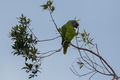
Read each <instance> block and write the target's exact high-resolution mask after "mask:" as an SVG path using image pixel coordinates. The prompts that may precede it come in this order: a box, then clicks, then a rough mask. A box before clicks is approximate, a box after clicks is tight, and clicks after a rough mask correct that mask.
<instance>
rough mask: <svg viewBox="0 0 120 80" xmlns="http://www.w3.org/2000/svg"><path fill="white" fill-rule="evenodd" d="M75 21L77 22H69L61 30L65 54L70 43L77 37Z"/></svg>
mask: <svg viewBox="0 0 120 80" xmlns="http://www.w3.org/2000/svg"><path fill="white" fill-rule="evenodd" d="M73 21H76V20H69V21H68V22H67V23H66V24H64V25H63V26H62V28H61V34H62V46H63V53H64V54H66V53H67V48H68V47H69V43H70V41H71V40H72V39H73V38H74V36H76V35H77V33H76V32H75V29H74V26H73Z"/></svg>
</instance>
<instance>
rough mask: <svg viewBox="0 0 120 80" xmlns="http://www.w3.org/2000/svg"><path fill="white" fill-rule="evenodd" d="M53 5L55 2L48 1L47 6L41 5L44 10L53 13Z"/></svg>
mask: <svg viewBox="0 0 120 80" xmlns="http://www.w3.org/2000/svg"><path fill="white" fill-rule="evenodd" d="M52 4H53V1H51V0H48V1H47V2H46V4H43V5H41V7H43V9H44V10H46V9H49V10H50V11H51V12H53V11H54V10H55V7H54V6H53V5H52Z"/></svg>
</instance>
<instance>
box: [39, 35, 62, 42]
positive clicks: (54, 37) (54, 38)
mask: <svg viewBox="0 0 120 80" xmlns="http://www.w3.org/2000/svg"><path fill="white" fill-rule="evenodd" d="M59 37H60V36H57V37H54V38H51V39H45V40H38V42H45V41H52V40H55V39H57V38H59Z"/></svg>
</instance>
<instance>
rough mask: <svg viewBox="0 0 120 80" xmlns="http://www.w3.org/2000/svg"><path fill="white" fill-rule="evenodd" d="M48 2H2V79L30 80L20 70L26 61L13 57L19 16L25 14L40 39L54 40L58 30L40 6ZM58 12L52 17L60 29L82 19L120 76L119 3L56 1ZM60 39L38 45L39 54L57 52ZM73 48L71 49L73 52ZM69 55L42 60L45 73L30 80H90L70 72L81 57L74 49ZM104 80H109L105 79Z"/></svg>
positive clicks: (117, 0)
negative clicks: (12, 32)
mask: <svg viewBox="0 0 120 80" xmlns="http://www.w3.org/2000/svg"><path fill="white" fill-rule="evenodd" d="M45 2H46V0H0V34H1V37H0V50H1V54H0V80H28V74H27V73H26V72H25V71H24V70H21V68H22V67H23V66H24V59H23V58H22V57H20V56H13V55H12V54H11V52H12V51H13V50H12V48H11V45H12V41H11V39H10V38H9V32H10V30H11V28H12V26H15V25H16V24H18V23H17V19H16V17H19V16H20V15H21V14H22V13H23V14H24V15H25V16H27V17H29V18H30V19H31V20H32V22H31V26H30V27H31V28H32V29H33V32H34V33H35V34H36V36H38V38H39V39H48V38H52V37H55V36H56V35H58V34H56V29H55V27H54V25H53V23H52V21H51V18H50V15H49V13H48V12H47V11H44V10H43V9H42V8H41V7H40V5H42V4H43V3H45ZM54 5H55V7H56V10H55V12H54V14H53V16H54V19H55V21H56V23H57V25H58V26H62V25H63V24H65V23H66V21H68V20H70V19H74V18H75V17H77V19H80V22H79V24H80V27H81V29H86V30H87V32H90V33H91V36H92V37H93V38H94V41H95V42H96V43H97V44H98V47H99V50H100V54H101V55H102V56H103V57H104V58H105V59H106V60H107V62H108V63H109V64H110V65H111V66H112V67H113V69H114V70H115V71H116V73H117V74H118V75H119V76H120V63H119V61H120V58H119V57H120V51H119V49H120V36H119V35H120V0H54ZM60 45H61V42H60V39H58V40H56V41H51V42H48V43H41V44H39V45H38V48H39V50H40V51H46V50H51V49H54V48H55V49H57V48H59V47H60ZM70 49H71V50H70ZM68 53H69V54H67V55H63V54H62V52H60V53H57V54H55V55H52V56H51V57H48V58H46V59H44V60H43V61H42V66H41V67H42V70H41V72H42V73H39V74H38V77H36V78H33V79H31V80H87V79H88V77H82V78H79V77H77V76H75V75H74V74H73V73H72V72H71V71H70V69H69V67H70V66H71V64H72V63H73V61H74V60H75V59H76V58H78V55H77V53H76V52H74V49H73V48H69V50H68ZM98 77H99V75H96V77H93V80H96V79H97V80H103V77H99V79H98ZM105 80H109V78H108V79H105Z"/></svg>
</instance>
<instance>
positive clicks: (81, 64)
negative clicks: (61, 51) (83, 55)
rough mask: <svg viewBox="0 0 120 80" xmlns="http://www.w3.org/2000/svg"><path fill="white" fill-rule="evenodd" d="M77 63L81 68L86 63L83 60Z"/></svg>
mask: <svg viewBox="0 0 120 80" xmlns="http://www.w3.org/2000/svg"><path fill="white" fill-rule="evenodd" d="M77 64H78V65H79V66H80V69H81V68H82V67H83V65H84V63H82V62H80V61H79V62H77Z"/></svg>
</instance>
